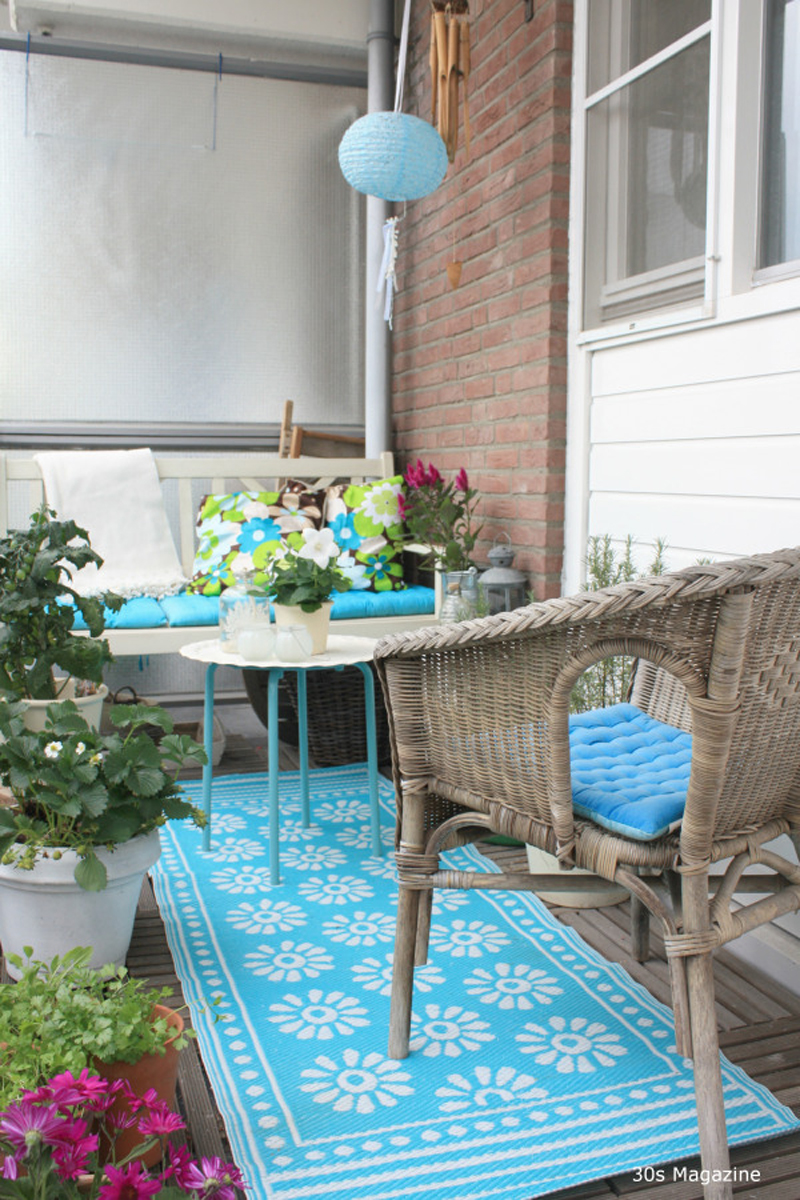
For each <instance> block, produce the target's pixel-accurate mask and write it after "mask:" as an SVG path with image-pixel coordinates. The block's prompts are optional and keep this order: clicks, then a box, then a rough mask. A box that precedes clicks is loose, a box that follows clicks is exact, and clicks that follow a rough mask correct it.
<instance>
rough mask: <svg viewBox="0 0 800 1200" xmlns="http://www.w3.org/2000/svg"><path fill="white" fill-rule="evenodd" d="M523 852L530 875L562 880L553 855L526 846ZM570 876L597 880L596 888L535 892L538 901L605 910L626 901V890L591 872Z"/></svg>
mask: <svg viewBox="0 0 800 1200" xmlns="http://www.w3.org/2000/svg"><path fill="white" fill-rule="evenodd" d="M525 850H526V853H527V855H528V870H529V871H530V873H531V875H560V876H561V877H562V878H563V876H564V872H563V871H562V870H561V868H560V867H559V865H558V859H557V858H555V856H554V855H552V854H548V853H547V851H546V850H540V849H539V848H538V846H526V847H525ZM570 874H571V875H584V876H586V875H588V876H589V878H590V879H596V880H597V887H596V888H593V889H592V890H591V891H585V892H578V891H576V892H537V893H536V895H537V896H538V897H539V899H540V900H545V901H546V902H547V903H548V904H558V905H560V906H561V907H562V908H605V907H606V906H607V905H609V904H621V903H622V901H623V900H627V899H628V895H629V893H628V891H627V889H626V888H624V887H620V885H619V884H618V883H611V881H610V880H608V879H601V877H600V876H599V875H593V874H592V872H591V871H582V870H580V869H576V870H575V871H570Z"/></svg>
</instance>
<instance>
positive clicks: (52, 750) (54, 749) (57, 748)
mask: <svg viewBox="0 0 800 1200" xmlns="http://www.w3.org/2000/svg"><path fill="white" fill-rule="evenodd" d="M63 749H64V746H63V744H62V743H61V742H48V743H47V745H46V746H45V748H44V756H45V758H58V756H59V754H60V753H61V751H62V750H63Z"/></svg>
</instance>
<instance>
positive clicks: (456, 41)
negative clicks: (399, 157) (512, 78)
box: [430, 0, 470, 162]
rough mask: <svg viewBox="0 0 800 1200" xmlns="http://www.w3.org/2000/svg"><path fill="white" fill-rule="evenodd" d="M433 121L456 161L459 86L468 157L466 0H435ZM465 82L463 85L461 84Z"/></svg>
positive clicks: (432, 13) (449, 157)
mask: <svg viewBox="0 0 800 1200" xmlns="http://www.w3.org/2000/svg"><path fill="white" fill-rule="evenodd" d="M430 67H431V123H432V124H434V125H435V126H436V128H437V129H438V131H439V134H440V136H441V138H442V141H443V142H444V144H445V146H446V147H447V158H448V160H449V161H450V162H453V161H454V160H455V157H456V150H457V148H458V116H459V89H460V88H461V93H462V97H463V112H464V152H465V154H466V156H467V158H469V150H470V128H469V98H468V96H467V81H468V79H469V72H470V49H469V7H468V4H467V0H432V11H431V49H430ZM462 84H463V87H462V86H461V85H462Z"/></svg>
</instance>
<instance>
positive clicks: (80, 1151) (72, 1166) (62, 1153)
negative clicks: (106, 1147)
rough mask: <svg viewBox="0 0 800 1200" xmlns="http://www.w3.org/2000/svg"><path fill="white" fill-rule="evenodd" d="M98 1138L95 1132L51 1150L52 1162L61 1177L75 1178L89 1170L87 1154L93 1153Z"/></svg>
mask: <svg viewBox="0 0 800 1200" xmlns="http://www.w3.org/2000/svg"><path fill="white" fill-rule="evenodd" d="M99 1140H100V1139H99V1138H98V1136H97V1134H96V1133H90V1134H88V1135H87V1136H86V1137H76V1138H74V1139H72V1140H70V1142H69V1143H68V1144H67V1145H66V1146H57V1147H56V1149H55V1150H54V1151H53V1162H54V1163H55V1164H56V1168H57V1170H58V1174H59V1175H60V1176H61V1178H62V1179H77V1178H78V1176H79V1175H84V1174H87V1173H88V1172H89V1163H88V1159H89V1155H90V1154H94V1152H95V1150H96V1149H97V1143H98V1141H99Z"/></svg>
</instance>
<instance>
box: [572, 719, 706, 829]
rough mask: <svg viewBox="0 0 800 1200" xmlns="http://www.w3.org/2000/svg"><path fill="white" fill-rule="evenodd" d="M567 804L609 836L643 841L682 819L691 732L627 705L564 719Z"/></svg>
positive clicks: (690, 750)
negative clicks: (568, 768) (568, 764)
mask: <svg viewBox="0 0 800 1200" xmlns="http://www.w3.org/2000/svg"><path fill="white" fill-rule="evenodd" d="M569 724H570V732H569V741H570V756H571V763H572V804H573V809H574V811H575V813H576V814H577V815H578V816H581V817H588V818H589V819H590V820H592V821H594V822H595V823H596V824H597V825H602V826H603V828H604V829H608V830H610V831H611V832H613V833H620V834H622V835H623V836H624V837H629V838H634V839H636V840H637V841H643V842H649V841H653V840H654V839H655V838H658V837H662V836H663V835H664V834H665V833H668V832H669V831H671V830H673V829H675V828H677V826H678V825H680V823H681V819H682V818H683V810H684V806H685V804H686V789H687V787H688V784H689V767H690V763H691V757H692V738H691V734H688V733H684V732H683V730H681V729H675V728H674V727H673V726H672V725H665V724H664V723H663V722H661V721H656V720H654V719H653V718H652V717H648V716H647V715H646V714H645V713H643V712H642V711H641V710H640V709H638V708H636V707H635V705H633V704H614V705H612V706H611V707H609V708H602V709H594V710H592V711H591V712H586V713H575V714H573V715H572V716H571V717H570V722H569Z"/></svg>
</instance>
